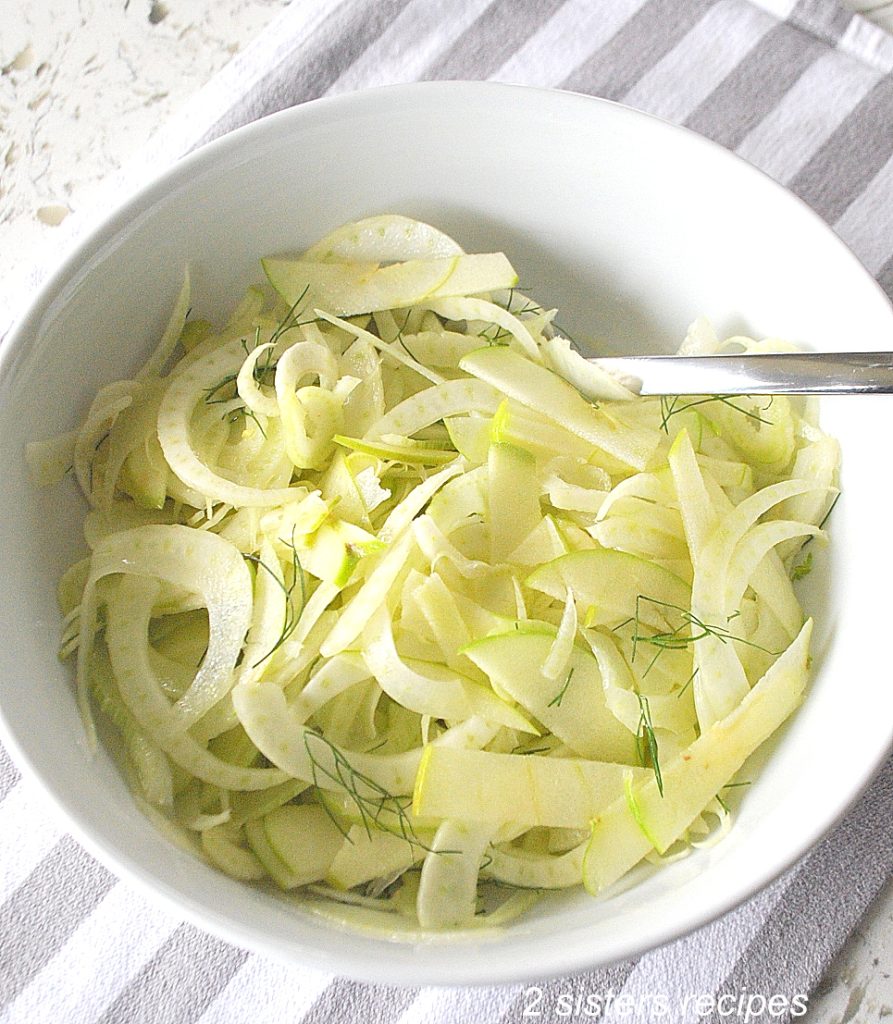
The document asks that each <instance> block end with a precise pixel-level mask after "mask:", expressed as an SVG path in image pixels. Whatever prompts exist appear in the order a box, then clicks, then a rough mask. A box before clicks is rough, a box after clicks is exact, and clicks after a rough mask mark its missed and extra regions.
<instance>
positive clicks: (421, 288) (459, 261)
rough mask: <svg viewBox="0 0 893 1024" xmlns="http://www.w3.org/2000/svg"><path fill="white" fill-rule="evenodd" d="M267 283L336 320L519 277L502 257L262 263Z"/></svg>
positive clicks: (494, 286)
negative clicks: (383, 263) (372, 261)
mask: <svg viewBox="0 0 893 1024" xmlns="http://www.w3.org/2000/svg"><path fill="white" fill-rule="evenodd" d="M261 263H262V264H263V268H264V272H265V273H266V275H267V277H268V278H269V280H270V284H272V286H273V287H274V288H275V289H276V291H277V292H278V293H279V294H280V295H281V296H282V298H283V299H284V300H285V301H286V302H287V303H288V305H289V306H293V305H295V304H296V303H298V302H300V303H301V305H302V307H304V308H306V309H316V308H319V309H324V310H325V311H326V312H327V313H334V314H335V315H336V316H355V315H356V314H358V313H376V312H379V311H381V310H385V309H405V308H406V307H407V306H415V305H418V303H420V302H422V301H423V300H425V299H433V298H445V297H449V296H455V295H474V294H478V293H480V292H491V291H497V290H499V289H502V288H512V287H514V285H516V284H517V283H518V275H517V274H516V273H515V271H514V269H513V268H512V265H511V264H510V263H509V261H508V260H507V259H506V258H505V256H504V255H503V254H502V253H500V252H496V253H482V254H480V255H474V256H445V257H444V256H441V257H436V258H434V259H430V260H406V261H405V262H403V263H392V264H390V265H388V266H381V265H380V264H378V263H314V262H312V261H310V260H283V259H273V258H271V259H265V260H262V261H261Z"/></svg>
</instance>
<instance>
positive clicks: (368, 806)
mask: <svg viewBox="0 0 893 1024" xmlns="http://www.w3.org/2000/svg"><path fill="white" fill-rule="evenodd" d="M311 740H313V741H315V742H318V743H320V744H322V746H323V747H325V748H326V749H327V750H328V752H329V754H330V755H331V758H332V762H333V767H332V768H331V769H329V768H327V767H326V766H325V765H324V764H323V763H322V762H321V760H320V758H319V755H318V753H314V751H313V749H312V744H311ZM304 749H305V750H306V751H307V756H308V757H309V758H310V764H311V772H312V774H313V785H314V786H316V788H317V789H320V785H319V777H320V776H324V777H325V778H327V779H329V780H330V781H331V782H334V783H335V784H336V785H337V786H339V787H340V788H341V789H343V790H344V791H345V792H346V793H347V794H348V796H349V797H350V801H351V803H352V804H353V805H354V807H356V809H357V813H358V814H359V816H360V821H361V822H362V825H363V828H364V829H365V830H366V835H367V836H369V837H371V835H372V829H373V828H376V829H378V830H379V831H381V832H391V833H394V829H393V828H389V827H388V826H387V825H385V824H383V823H382V816H383V815H391V814H392V815H394V816H395V817H396V819H397V825H398V827H399V830H400V835H401V837H402V838H403V839H405V840H406V842H407V843H409V844H410V845H411V846H417V847H420V848H421V849H423V850H425V851H426V852H427V853H435V852H437V853H455V852H457V851H454V850H439V851H434V850H432V849H431V848H430V847H429V846H427V845H425V843H424V842H423V841H422V840H421V839H419V837H418V835H417V833H416V831H415V828H414V827H413V824H412V819H411V818H410V817H409V813H408V811H409V808H410V807H411V806H412V799H411V798H410V797H398V796H394V795H393V794H392V793H389V792H388V791H387V790H386V789H385V788H384V787H383V786H381V785H379V784H378V783H377V782H376V781H375V780H374V779H370V778H369V776H368V775H364V774H363V773H362V772H359V771H357V770H356V768H354V767H353V765H351V763H350V761H348V760H347V758H346V757H345V756H344V754H343V753H342V752H341V751H340V750H339V749H338V748H337V747H336V746H335V744H334V743H332V742H331V741H330V740H327V739H326V738H325V736H323V735H322V733H319V732H316V731H314V730H312V729H308V730H305V732H304ZM320 804H321V805H322V808H323V810H324V811H325V812H326V814H328V816H329V817H330V818H331V819H332V822H333V823H334V825H335V827H336V828H337V829H338V831H339V832H340V833H341V834H342V835H343V836H344V838H345V839H348V838H349V837H348V834H347V832H346V831H345V829H344V826H343V825H342V823H341V822H340V821H339V820H338V819H337V817H336V816H335V815H334V814H333V813H332V811H331V809H330V808H329V807H328V805H327V804H326V802H325V800H320Z"/></svg>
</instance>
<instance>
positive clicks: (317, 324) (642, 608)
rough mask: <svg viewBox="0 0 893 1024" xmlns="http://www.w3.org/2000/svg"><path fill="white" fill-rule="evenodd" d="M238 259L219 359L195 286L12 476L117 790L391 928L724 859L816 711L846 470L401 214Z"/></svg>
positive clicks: (792, 412)
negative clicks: (650, 865)
mask: <svg viewBox="0 0 893 1024" xmlns="http://www.w3.org/2000/svg"><path fill="white" fill-rule="evenodd" d="M263 266H264V270H265V271H266V274H267V277H268V280H269V282H270V284H272V286H273V288H274V289H275V291H276V292H277V293H278V294H277V295H276V296H275V297H274V298H270V297H269V294H268V291H265V290H264V289H262V288H256V287H255V288H251V289H249V291H248V294H247V295H246V297H245V299H244V300H243V302H242V303H241V304H240V305H239V307H238V308H237V310H236V311H235V312H234V313H233V314H232V315H231V316H230V318H229V320H228V322H227V323H226V324H225V325H224V326H223V327H222V328H221V329H220V330H216V329H215V328H214V327H213V326H212V325H210V324H209V323H208V322H206V321H194V322H193V321H189V320H188V307H189V304H190V301H191V300H190V285H189V279H188V275H187V277H186V280H185V281H184V284H183V287H182V289H181V291H180V293H179V295H178V297H177V300H176V303H175V307H174V309H173V311H172V314H171V317H170V321H169V323H168V325H167V327H166V329H165V331H164V333H163V335H162V337H161V338H160V339H159V340H158V341H157V344H156V346H155V349H154V352H153V355H152V356H151V357H150V359H149V360H148V361H147V362H146V363H145V365H144V366H143V367H142V369H140V370H139V371H138V372H137V373H136V374H135V376H134V377H133V378H132V379H129V380H124V381H116V382H112V383H109V384H107V385H106V386H105V387H103V388H102V390H101V391H100V392H99V394H98V395H97V396H96V398H95V399H94V401H93V403H92V404H91V406H90V408H89V410H88V412H87V414H86V417H85V419H84V422H83V424H82V425H81V426H80V427H79V428H78V429H77V430H74V431H72V432H70V433H69V434H66V435H64V436H63V437H61V438H59V439H56V440H51V441H37V442H34V443H32V444H31V445H29V448H28V451H27V453H26V458H27V461H28V463H29V467H30V469H31V472H32V475H33V477H34V480H35V483H36V484H41V485H45V484H50V483H56V482H58V481H59V479H60V478H62V477H64V476H65V475H66V473H67V471H68V470H69V469H71V470H72V471H73V476H74V478H75V480H76V482H77V484H78V485H79V486H80V488H81V490H82V491H83V493H84V495H85V497H86V498H87V501H88V502H89V505H90V506H91V508H90V511H89V513H88V515H87V518H86V521H85V527H84V532H85V539H86V540H87V542H88V546H89V548H90V553H89V554H88V556H87V557H85V558H82V559H80V560H79V561H78V562H76V563H75V564H74V565H73V566H72V567H70V568H69V570H67V571H66V572H65V574H64V575H63V576H62V579H61V581H60V585H59V599H60V605H61V607H62V612H63V615H64V616H65V619H64V624H63V636H62V644H61V653H62V655H63V656H66V657H67V656H71V655H76V657H77V662H78V696H79V702H80V705H81V708H82V712H83V715H84V718H85V722H86V724H87V727H88V729H89V730H91V732H92V729H93V725H92V713H93V710H94V709H98V711H99V713H100V714H101V715H103V716H104V717H105V718H106V719H108V721H109V722H110V724H111V725H112V727H113V728H114V729H116V730H117V731H118V732H119V733H120V734H121V738H122V741H123V742H122V743H121V744H120V747H121V749H122V750H123V752H124V753H123V756H124V757H125V758H126V761H127V764H126V773H127V777H128V779H129V780H130V781H131V782H132V785H133V786H134V788H135V789H136V790H137V791H138V795H139V796H140V798H141V799H142V800H143V801H144V802H146V803H148V804H151V805H153V807H154V808H157V809H159V810H160V811H162V812H163V813H164V814H166V815H168V816H169V817H171V818H172V819H173V820H174V822H175V823H176V824H177V826H178V827H179V828H181V829H182V830H183V832H184V833H185V834H187V835H188V836H189V837H191V840H190V841H191V842H192V845H193V847H194V849H195V850H196V852H197V853H199V854H200V855H201V856H204V857H205V858H206V859H207V860H208V861H209V862H210V863H212V864H213V865H215V866H216V867H217V868H219V869H220V870H222V871H224V872H226V873H228V874H230V875H231V876H232V877H234V878H238V879H241V880H243V881H246V882H251V883H258V882H260V883H264V882H265V881H266V882H272V883H273V884H274V885H276V886H278V887H279V888H282V889H287V890H292V889H295V890H300V892H301V893H302V894H303V895H304V897H305V898H306V899H307V900H308V901H309V904H310V905H312V906H313V907H314V908H317V912H319V910H318V908H319V907H320V906H321V905H322V904H323V903H325V905H326V907H327V909H326V911H325V912H326V914H327V915H328V916H330V917H335V918H338V919H340V920H342V921H345V922H347V923H360V921H362V923H363V924H364V926H365V925H367V924H368V922H369V921H370V920H376V915H377V920H378V921H379V924H380V927H382V928H384V929H386V930H387V931H388V932H389V933H391V934H395V935H404V934H405V935H409V934H411V928H409V925H408V923H406V922H407V918H409V919H411V920H412V921H413V922H414V923H415V924H414V926H415V928H416V929H418V928H422V929H429V930H436V929H448V928H449V929H454V928H471V927H485V926H487V925H488V924H493V925H496V924H498V923H500V922H505V921H508V920H510V919H511V918H512V917H513V916H515V915H517V914H519V913H522V912H524V911H525V910H526V909H527V908H528V907H529V905H530V904H531V902H532V901H534V900H535V899H536V898H538V896H537V893H536V892H535V890H545V889H552V888H566V887H570V886H574V885H580V884H583V885H585V886H586V888H588V889H589V890H590V891H592V892H599V893H600V892H602V891H603V890H605V889H606V888H608V887H610V886H611V885H612V884H613V882H615V881H616V880H617V879H618V878H620V877H621V876H622V875H623V874H625V873H626V872H627V871H628V870H629V869H630V868H632V867H633V866H634V865H635V864H637V863H638V862H639V861H640V860H643V859H648V860H653V859H655V858H659V857H660V856H661V855H663V854H665V853H666V851H667V850H668V848H669V847H670V846H671V845H673V846H674V850H675V849H676V848H677V847H678V846H679V842H680V840H681V841H682V843H683V844H684V849H686V850H690V849H693V848H696V847H698V846H701V845H704V844H705V843H707V842H710V843H712V842H714V841H717V840H718V839H721V837H722V836H723V835H724V834H725V832H726V831H727V830H728V828H729V827H730V826H731V816H730V814H729V813H728V812H726V810H725V809H724V805H723V804H722V803H721V802H719V801H718V800H717V797H718V794H719V790H720V789H721V788H722V787H723V786H725V785H726V784H728V782H729V780H730V779H731V778H732V777H733V776H734V775H735V773H736V772H737V771H738V770H739V769H740V767H741V765H742V763H743V762H744V760H745V759H746V758H747V757H748V756H749V755H750V754H751V753H752V751H753V750H755V749H756V748H757V747H758V746H759V745H760V744H761V743H762V742H763V741H764V740H765V739H767V738H768V737H769V736H770V734H771V733H772V732H773V731H774V730H775V729H776V728H777V727H778V726H780V725H781V723H782V722H783V721H784V720H785V718H786V717H787V716H788V715H789V714H790V713H791V712H792V711H793V710H794V708H795V707H796V705H797V704H798V703H799V701H800V700H801V699H802V696H803V693H804V690H805V686H806V682H807V665H808V656H809V654H808V652H809V638H810V633H811V629H812V625H811V621H808V622H806V624H805V625H804V618H805V617H804V614H803V611H802V609H801V607H800V604H799V601H798V599H797V595H796V593H795V591H794V589H793V587H792V582H791V575H793V576H795V577H797V576H799V575H802V574H803V573H802V565H803V564H806V563H805V562H802V559H801V560H800V561H798V559H799V558H800V556H799V552H800V548H801V546H802V545H803V544H804V543H808V542H810V541H812V540H813V539H814V538H818V541H819V543H816V544H815V547H814V549H810V551H811V552H813V551H815V552H817V551H818V550H819V548H820V542H821V541H822V539H823V532H822V526H823V524H824V520H825V518H826V517H827V515H828V512H829V509H830V508H831V506H832V504H833V502H834V500H835V498H836V495H837V490H836V486H837V475H838V463H839V449H838V446H837V444H836V442H835V441H834V440H833V439H831V438H828V437H825V436H824V435H823V434H822V433H821V431H819V430H818V428H817V427H816V426H815V425H814V423H813V422H812V421H811V420H810V421H808V422H807V421H806V419H805V418H804V417H802V416H801V415H800V411H799V407H798V406H797V405H796V403H794V402H790V401H787V400H784V399H776V400H774V401H773V402H771V403H769V402H768V401H767V400H762V399H761V400H759V401H756V400H750V399H742V400H736V401H734V402H731V401H727V400H725V399H723V397H722V396H703V397H701V398H691V397H688V398H685V399H666V400H660V401H658V400H654V399H638V398H635V397H634V396H633V395H631V394H630V393H629V392H627V391H626V389H624V388H622V387H621V386H619V385H618V384H616V382H614V381H613V380H611V379H609V378H606V377H604V376H603V375H602V374H601V373H599V372H598V371H596V370H595V369H594V368H593V367H592V366H591V365H590V364H589V363H587V362H586V361H585V360H583V359H582V358H581V357H580V356H579V355H578V354H577V353H576V352H575V351H574V349H573V348H572V347H571V346H570V344H569V343H568V342H567V341H566V340H565V339H564V338H562V337H560V336H559V335H557V334H556V333H555V331H554V330H553V329H552V326H551V324H552V319H553V316H554V314H555V311H554V310H545V309H543V308H541V307H539V306H537V305H536V304H535V303H533V302H531V301H530V300H528V299H526V298H525V297H524V296H521V295H519V294H518V293H517V292H516V291H515V290H514V288H515V284H516V281H517V278H516V275H515V272H514V270H513V268H512V266H511V264H510V263H509V261H508V260H507V259H506V257H505V256H504V255H503V254H501V253H491V254H484V255H467V254H465V253H464V252H463V251H462V249H461V248H460V247H459V246H458V245H457V244H456V243H455V242H454V241H453V240H452V239H450V238H449V237H448V236H446V235H444V234H443V233H442V232H440V231H439V230H437V229H436V228H432V227H430V226H429V225H426V224H422V223H420V222H418V221H413V220H410V219H409V218H406V217H400V216H393V215H383V216H377V217H370V218H367V219H366V220H364V221H360V222H357V223H351V224H347V225H344V226H343V227H341V228H338V229H336V230H335V231H334V232H332V233H331V234H330V235H327V236H326V237H325V238H323V239H322V240H320V241H319V242H317V243H316V244H315V245H313V246H311V248H310V249H308V250H306V251H305V252H304V253H303V255H301V256H300V257H299V258H297V259H293V260H292V259H282V258H271V259H266V260H264V261H263ZM184 322H185V326H184ZM733 344H734V345H735V346H736V347H738V348H740V347H742V346H743V347H744V348H752V349H754V350H758V349H759V347H760V344H761V343H758V342H750V341H748V340H747V339H741V338H736V339H734V341H733ZM685 345H687V346H688V347H692V346H695V347H697V346H700V347H701V348H703V347H704V346H707V347H708V348H709V350H710V351H716V350H718V349H719V348H720V347H721V346H720V343H719V342H718V341H717V340H716V339H715V337H714V336H713V335H712V332H711V331H709V330H708V329H707V327H706V326H705V325H704V324H700V323H699V324H698V325H696V327H694V328H693V329H692V331H691V332H690V334H689V337H688V338H687V339H686V342H685ZM809 565H810V566H811V565H812V562H811V561H810V562H809ZM718 807H719V808H722V813H721V814H720V817H721V827H720V828H719V830H718V831H717V832H716V833H715V834H714V835H711V836H709V838H708V839H705V838H704V836H705V834H706V833H707V832H708V831H709V829H708V826H707V825H706V824H705V815H711V814H712V815H717V814H719V812H718V811H717V808H718ZM513 888H514V889H515V890H516V891H515V892H514V893H513V892H512V889H513ZM520 890H526V891H524V892H522V891H520ZM507 894H508V895H507ZM397 919H399V920H400V922H403V923H402V924H400V925H399V926H398V925H396V924H395V923H394V922H395V921H396V920H397Z"/></svg>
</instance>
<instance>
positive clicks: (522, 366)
mask: <svg viewBox="0 0 893 1024" xmlns="http://www.w3.org/2000/svg"><path fill="white" fill-rule="evenodd" d="M459 368H460V369H461V370H464V371H465V372H466V373H470V374H471V375H472V376H473V377H477V378H478V379H479V380H483V381H486V383H487V384H491V385H492V386H493V387H495V388H497V389H498V390H499V391H501V392H502V393H503V394H505V395H507V396H508V397H509V398H511V399H514V400H515V401H516V402H520V403H521V405H526V406H527V407H528V408H529V409H533V410H534V411H535V412H538V413H540V414H541V415H542V416H546V417H547V418H548V419H550V420H552V421H553V422H554V423H558V424H559V425H561V426H562V427H564V428H565V429H566V430H569V431H570V432H571V433H573V434H576V435H577V436H578V437H582V438H583V439H584V440H585V441H588V442H589V443H590V444H593V445H595V447H596V448H600V449H601V450H602V451H603V452H607V453H608V454H609V455H612V456H613V457H614V458H615V459H618V460H619V461H620V462H622V463H623V464H624V465H626V466H630V467H632V468H633V469H638V470H643V469H645V467H646V466H647V465H648V462H649V460H650V459H651V456H652V455H653V454H654V452H655V450H656V448H657V446H658V444H659V443H660V435H659V433H658V432H657V431H654V430H648V431H646V430H636V429H634V428H632V427H629V426H623V427H622V426H621V425H620V424H619V423H617V422H616V421H614V420H613V419H611V417H610V416H606V415H605V414H604V413H603V412H601V411H600V410H599V409H597V408H596V407H595V406H593V405H591V404H590V403H589V402H587V401H586V399H585V398H583V397H582V395H581V394H580V392H579V391H577V389H576V388H574V387H573V386H572V385H570V384H568V382H567V381H566V380H563V379H562V378H561V377H559V376H558V374H557V373H553V372H552V371H551V370H547V369H546V367H545V366H537V364H536V363H534V362H532V361H531V360H529V359H525V358H524V356H522V355H519V354H518V353H517V352H513V351H512V350H511V349H510V348H508V347H507V346H500V345H493V346H489V347H487V348H480V349H477V351H475V352H470V353H469V354H468V355H467V356H463V357H462V359H461V360H460V361H459Z"/></svg>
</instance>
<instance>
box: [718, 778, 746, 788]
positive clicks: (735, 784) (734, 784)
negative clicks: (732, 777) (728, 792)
mask: <svg viewBox="0 0 893 1024" xmlns="http://www.w3.org/2000/svg"><path fill="white" fill-rule="evenodd" d="M750 785H752V783H751V781H750V779H748V780H747V781H746V782H727V783H726V784H725V785H724V786H723V787H722V788H723V789H739V788H740V787H741V786H750Z"/></svg>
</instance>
